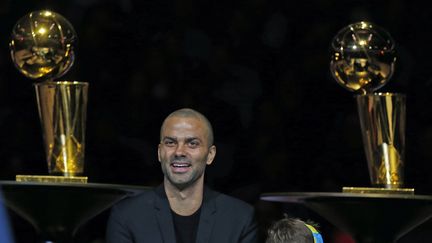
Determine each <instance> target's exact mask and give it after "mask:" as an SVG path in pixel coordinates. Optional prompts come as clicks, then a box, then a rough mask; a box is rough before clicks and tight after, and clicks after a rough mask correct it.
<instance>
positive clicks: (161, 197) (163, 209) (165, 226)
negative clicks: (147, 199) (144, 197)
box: [154, 184, 176, 243]
mask: <svg viewBox="0 0 432 243" xmlns="http://www.w3.org/2000/svg"><path fill="white" fill-rule="evenodd" d="M155 193H156V197H155V201H154V208H155V213H156V218H157V222H158V226H159V232H161V236H162V239H163V242H166V243H171V242H176V237H175V231H174V223H173V219H172V215H171V208H170V206H169V202H168V198H167V196H166V193H165V189H164V187H163V184H162V185H159V186H158V187H156V188H155Z"/></svg>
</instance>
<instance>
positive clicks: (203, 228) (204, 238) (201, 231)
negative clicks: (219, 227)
mask: <svg viewBox="0 0 432 243" xmlns="http://www.w3.org/2000/svg"><path fill="white" fill-rule="evenodd" d="M213 194H214V193H213V191H211V190H210V189H209V188H207V187H205V188H204V198H203V203H202V206H201V215H200V222H199V226H198V232H197V238H196V243H208V242H210V236H211V233H212V230H213V225H214V223H215V220H216V219H215V218H216V217H215V215H214V214H215V213H216V203H215V201H214V200H211V199H212V197H213V196H214V195H213Z"/></svg>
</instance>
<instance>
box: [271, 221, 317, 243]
mask: <svg viewBox="0 0 432 243" xmlns="http://www.w3.org/2000/svg"><path fill="white" fill-rule="evenodd" d="M288 242H289V243H323V240H322V237H321V235H320V233H319V232H318V231H317V230H316V228H315V227H314V226H312V225H311V224H310V223H309V224H307V223H305V222H304V221H302V220H300V219H298V218H289V217H287V216H286V215H285V217H284V218H283V219H280V220H278V221H277V222H275V223H274V224H273V225H272V226H271V227H270V228H269V229H268V236H267V240H266V243H288Z"/></svg>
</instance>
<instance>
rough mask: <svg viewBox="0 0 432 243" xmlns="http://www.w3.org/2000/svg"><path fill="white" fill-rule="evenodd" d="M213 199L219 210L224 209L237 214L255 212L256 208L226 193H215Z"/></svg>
mask: <svg viewBox="0 0 432 243" xmlns="http://www.w3.org/2000/svg"><path fill="white" fill-rule="evenodd" d="M211 194H212V196H211V198H212V199H213V200H214V201H215V203H216V207H217V208H218V209H224V210H228V211H232V212H235V213H246V214H250V213H253V212H254V210H255V209H254V207H253V206H252V205H251V204H249V203H247V202H245V201H243V200H241V199H238V198H235V197H233V196H229V195H227V194H224V193H220V192H216V191H213V192H212V193H211Z"/></svg>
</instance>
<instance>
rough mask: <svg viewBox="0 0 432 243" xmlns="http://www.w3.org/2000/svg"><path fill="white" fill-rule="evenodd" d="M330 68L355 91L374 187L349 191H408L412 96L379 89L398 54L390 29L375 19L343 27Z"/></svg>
mask: <svg viewBox="0 0 432 243" xmlns="http://www.w3.org/2000/svg"><path fill="white" fill-rule="evenodd" d="M331 50H332V59H331V62H330V70H331V73H332V75H333V77H334V78H335V80H336V81H337V83H338V84H340V85H341V86H342V87H344V88H345V89H347V90H349V91H352V92H355V93H356V94H355V98H356V101H357V108H358V113H359V118H360V124H361V132H362V137H363V145H364V150H365V155H366V159H367V162H368V169H369V175H370V180H371V184H372V187H343V191H344V192H356V193H372V192H378V193H408V194H413V193H414V189H412V188H403V185H404V173H403V172H404V166H405V122H406V108H405V106H406V105H405V104H406V97H405V95H404V94H401V93H382V92H379V93H378V92H375V91H376V90H378V89H380V88H381V87H383V86H384V85H385V84H387V82H388V81H389V80H390V78H391V77H392V75H393V72H394V68H395V63H396V54H395V44H394V41H393V39H392V37H391V36H390V34H389V33H388V32H387V31H385V30H384V29H383V28H381V27H379V26H377V25H374V24H372V23H369V22H358V23H354V24H350V25H348V26H346V27H345V28H343V29H341V30H340V31H339V32H338V33H337V35H336V36H335V37H334V39H333V41H332V44H331Z"/></svg>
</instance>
